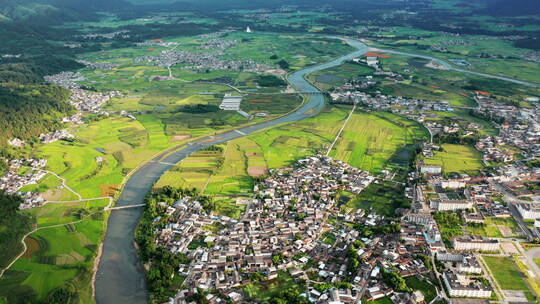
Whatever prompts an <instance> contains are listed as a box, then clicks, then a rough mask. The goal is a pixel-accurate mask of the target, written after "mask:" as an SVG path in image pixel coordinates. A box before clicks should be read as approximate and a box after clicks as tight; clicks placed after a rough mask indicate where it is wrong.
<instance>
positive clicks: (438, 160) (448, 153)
mask: <svg viewBox="0 0 540 304" xmlns="http://www.w3.org/2000/svg"><path fill="white" fill-rule="evenodd" d="M441 147H442V149H443V151H437V152H435V155H434V156H433V157H432V158H427V159H425V160H424V162H425V163H426V164H429V165H437V166H442V167H443V171H444V173H445V174H450V173H453V172H455V173H460V174H461V173H467V174H475V173H478V171H479V170H480V169H482V168H483V165H482V154H481V153H480V152H479V151H478V150H476V149H475V148H474V147H471V146H465V145H453V144H443V145H442V146H441Z"/></svg>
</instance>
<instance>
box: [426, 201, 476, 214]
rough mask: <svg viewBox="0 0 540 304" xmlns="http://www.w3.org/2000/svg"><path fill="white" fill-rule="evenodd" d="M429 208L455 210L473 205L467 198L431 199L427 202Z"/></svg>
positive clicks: (469, 207)
mask: <svg viewBox="0 0 540 304" xmlns="http://www.w3.org/2000/svg"><path fill="white" fill-rule="evenodd" d="M429 206H430V208H431V209H434V210H437V211H455V210H464V209H471V208H472V207H473V202H472V201H469V200H450V199H441V200H438V199H437V200H431V201H430V202H429Z"/></svg>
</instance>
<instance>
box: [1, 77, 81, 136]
mask: <svg viewBox="0 0 540 304" xmlns="http://www.w3.org/2000/svg"><path fill="white" fill-rule="evenodd" d="M68 97H69V91H68V90H66V89H63V88H60V87H58V86H54V85H46V84H22V83H14V82H7V83H0V129H1V130H2V131H1V133H2V136H0V146H1V145H5V144H6V143H7V141H8V140H9V139H11V138H13V137H17V138H20V139H23V140H32V139H35V138H36V137H38V136H39V134H41V133H43V132H47V131H51V130H54V129H56V128H58V127H60V125H61V123H60V119H61V118H62V117H64V116H66V115H68V114H70V113H72V112H73V111H74V109H73V107H72V106H71V105H70V104H69V103H67V102H66V101H67V99H68Z"/></svg>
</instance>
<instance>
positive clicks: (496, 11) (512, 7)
mask: <svg viewBox="0 0 540 304" xmlns="http://www.w3.org/2000/svg"><path fill="white" fill-rule="evenodd" d="M479 13H484V14H488V15H494V16H531V15H538V14H540V0H491V1H490V2H489V3H488V5H487V8H486V9H484V10H481V11H479Z"/></svg>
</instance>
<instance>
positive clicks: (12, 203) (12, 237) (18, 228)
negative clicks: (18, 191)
mask: <svg viewBox="0 0 540 304" xmlns="http://www.w3.org/2000/svg"><path fill="white" fill-rule="evenodd" d="M21 203H22V198H21V197H19V196H16V195H8V194H6V193H5V192H3V191H0V248H2V250H0V268H3V267H4V266H6V265H8V264H9V263H10V262H11V260H12V259H13V257H14V256H15V255H16V254H18V253H19V252H20V251H21V250H22V245H21V237H22V235H23V234H25V233H26V232H27V231H30V229H31V226H32V219H31V218H29V217H28V216H26V215H24V214H23V213H22V212H21V211H19V205H20V204H21Z"/></svg>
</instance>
